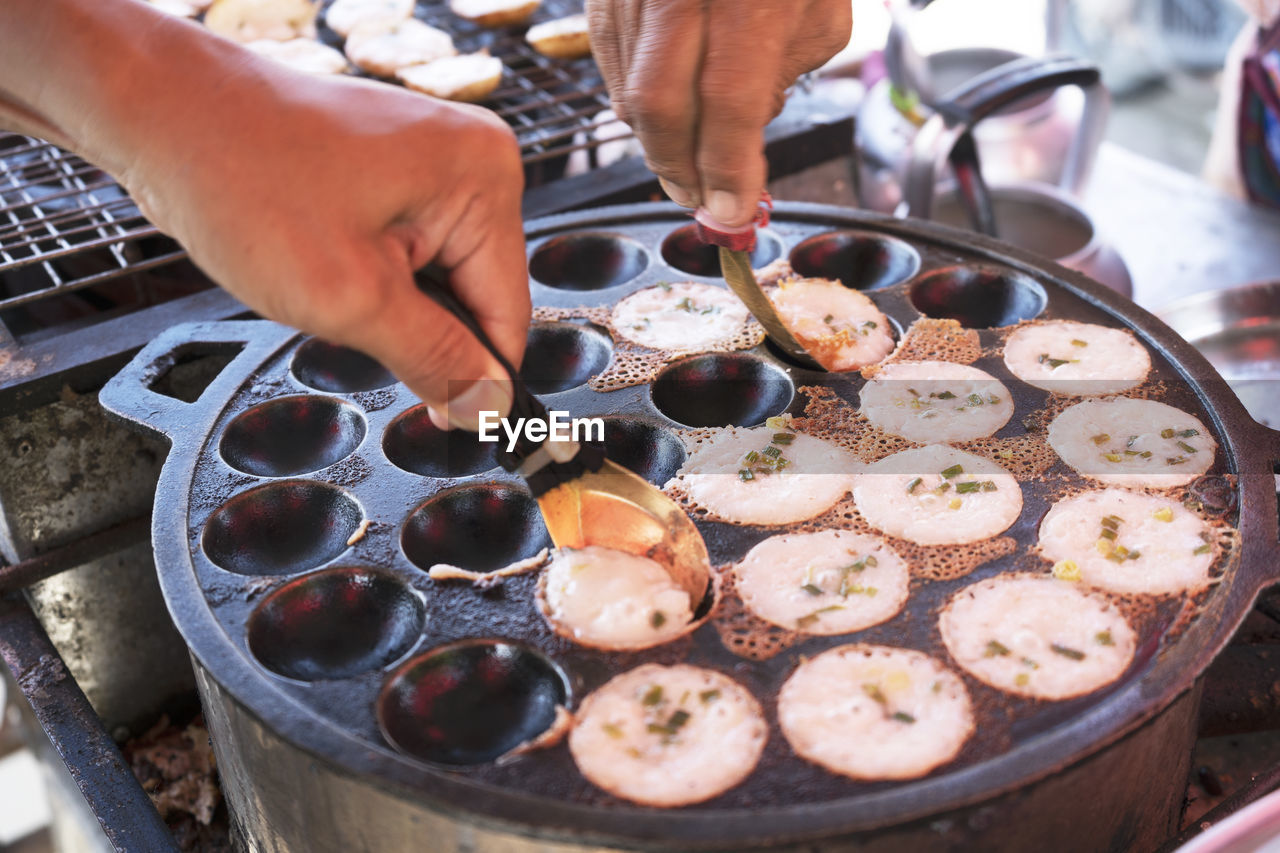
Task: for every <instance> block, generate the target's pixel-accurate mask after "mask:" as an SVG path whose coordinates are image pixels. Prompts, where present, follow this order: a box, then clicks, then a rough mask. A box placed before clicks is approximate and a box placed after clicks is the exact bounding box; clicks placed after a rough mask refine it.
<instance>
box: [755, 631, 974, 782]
mask: <svg viewBox="0 0 1280 853" xmlns="http://www.w3.org/2000/svg"><path fill="white" fill-rule="evenodd" d="M778 724H779V725H780V727H781V728H782V734H783V735H784V736H785V737H786V739H787V742H788V743H790V744H791V748H792V749H794V750H795V751H796V754H797V755H799V756H801V757H802V758H806V759H808V760H809V761H812V762H814V763H815V764H819V765H821V766H823V767H825V768H827V769H828V770H830V771H832V772H834V773H840V774H843V775H845V776H852V777H853V778H855V779H869V780H870V779H913V778H915V777H917V776H923V775H924V774H926V773H928V772H929V771H931V770H933V769H934V768H935V767H937V766H939V765H941V764H945V763H947V762H948V761H950V760H951V759H953V758H955V756H956V753H957V752H959V751H960V747H962V746H963V745H964V743H965V741H967V740H968V739H969V736H970V735H971V734H973V727H974V723H973V711H972V710H971V708H970V706H969V694H968V692H967V691H966V690H965V688H964V683H963V682H961V680H960V679H959V678H958V677H957V676H956V675H955V673H953V672H951V671H950V670H949V669H947V668H946V667H944V666H943V665H942V664H940V663H938V661H936V660H934V659H933V658H931V657H929V656H928V655H926V654H923V653H922V652H917V651H912V650H909V649H895V648H889V647H886V646H863V645H854V646H837V647H836V648H834V649H830V650H828V651H825V652H823V653H822V654H820V655H818V656H817V657H815V658H813V659H811V660H808V661H806V662H804V663H802V664H800V666H799V668H798V669H796V671H795V673H793V674H792V676H791V677H790V678H788V679H787V681H786V683H785V684H783V685H782V690H781V692H780V693H779V695H778Z"/></svg>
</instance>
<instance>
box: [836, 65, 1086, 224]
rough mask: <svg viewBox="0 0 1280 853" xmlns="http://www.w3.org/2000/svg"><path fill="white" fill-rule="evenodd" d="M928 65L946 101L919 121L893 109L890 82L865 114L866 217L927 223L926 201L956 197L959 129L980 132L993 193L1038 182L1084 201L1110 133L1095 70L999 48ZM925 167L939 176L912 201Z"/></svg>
mask: <svg viewBox="0 0 1280 853" xmlns="http://www.w3.org/2000/svg"><path fill="white" fill-rule="evenodd" d="M928 63H929V66H930V68H931V70H932V75H933V78H934V81H935V85H936V90H937V91H939V92H942V93H945V94H943V96H942V97H941V99H940V100H938V101H937V102H936V103H933V104H925V105H923V106H922V107H921V108H920V115H918V116H915V115H913V116H910V117H909V116H907V115H904V114H903V112H902V111H901V110H899V109H898V108H897V107H896V106H895V105H894V103H893V99H892V97H891V91H890V90H891V84H890V82H889V81H888V80H882V81H880V82H879V83H877V84H876V85H875V86H873V87H872V88H871V91H870V92H868V93H867V97H866V99H865V100H864V102H863V104H862V106H861V107H860V109H859V111H858V117H857V130H856V143H857V144H856V152H855V154H856V156H857V158H858V167H857V175H858V182H857V187H856V191H857V195H858V202H859V204H860V205H861V206H862V207H864V208H867V209H868V210H874V211H878V212H881V213H890V214H893V215H896V216H915V217H918V218H928V215H927V213H925V212H924V209H926V208H927V207H928V204H927V201H924V200H922V198H921V193H924V192H925V191H926V189H927V192H928V194H929V195H930V196H932V194H933V193H934V192H935V191H937V190H938V189H942V190H945V189H947V188H948V184H949V181H948V179H947V178H946V177H945V176H944V171H943V168H942V165H943V163H944V162H945V160H946V158H947V156H948V154H949V153H950V152H951V149H952V147H954V143H955V139H956V138H957V136H958V134H953V133H947V132H946V131H948V130H949V129H954V128H955V127H956V126H957V125H963V126H964V127H965V128H967V129H968V130H971V131H972V133H973V138H974V140H975V142H976V144H977V148H978V153H979V155H980V156H981V158H982V161H983V163H984V166H985V172H986V175H987V179H988V180H989V181H991V182H992V183H995V184H1009V183H1021V182H1025V181H1036V182H1042V183H1046V184H1051V185H1055V186H1060V187H1063V188H1065V189H1066V190H1067V191H1068V192H1070V193H1073V194H1079V192H1080V190H1081V189H1082V188H1083V186H1084V182H1085V180H1086V179H1087V178H1088V173H1089V167H1090V165H1091V163H1092V159H1093V155H1094V153H1095V151H1096V149H1097V146H1098V144H1099V142H1100V141H1101V134H1102V130H1103V128H1104V126H1105V124H1106V114H1107V109H1108V98H1107V93H1106V90H1105V89H1104V88H1103V87H1102V83H1101V78H1100V77H1099V75H1098V71H1097V69H1096V68H1094V67H1093V66H1092V65H1090V64H1088V63H1086V62H1083V61H1079V60H1071V59H1063V58H1060V57H1058V58H1055V57H1047V58H1032V57H1022V56H1020V55H1019V54H1016V53H1013V52H1011V51H1004V50H997V49H994V48H972V49H971V48H965V49H959V50H950V51H942V52H940V53H937V54H934V55H932V56H930V57H928ZM924 163H929V164H930V165H931V166H932V168H933V174H932V176H930V177H929V178H928V181H929V185H928V187H927V188H925V187H921V188H919V189H916V190H914V192H915V194H914V195H910V194H909V192H910V191H909V190H908V184H909V182H910V181H911V178H910V173H911V172H912V170H913V169H915V170H917V171H919V169H920V168H921V166H922V165H923V164H924ZM922 178H923V176H917V180H922ZM935 183H940V184H941V186H940V187H935V186H934V184H935Z"/></svg>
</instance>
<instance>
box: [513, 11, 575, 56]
mask: <svg viewBox="0 0 1280 853" xmlns="http://www.w3.org/2000/svg"><path fill="white" fill-rule="evenodd" d="M525 40H526V41H527V42H529V44H530V45H532V47H533V49H534V50H536V51H538V53H541V54H542V55H544V56H549V57H551V58H552V59H578V58H580V57H583V56H590V55H591V37H590V35H589V34H588V33H587V16H586V15H583V14H579V15H568V16H566V17H564V18H556V19H555V20H554V21H544V22H543V23H541V24H534V25H533V26H532V27H530V28H529V32H527V33H525Z"/></svg>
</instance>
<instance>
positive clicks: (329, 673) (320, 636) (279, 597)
mask: <svg viewBox="0 0 1280 853" xmlns="http://www.w3.org/2000/svg"><path fill="white" fill-rule="evenodd" d="M424 620H425V610H424V608H423V605H422V601H421V600H420V599H419V598H418V596H416V595H415V594H414V593H413V591H412V590H410V589H409V587H407V586H406V585H405V584H404V583H402V582H400V581H399V580H397V579H396V578H394V577H391V576H389V575H385V574H381V573H379V572H373V571H369V570H367V569H358V568H341V569H327V570H325V571H322V572H316V573H315V574H311V575H306V576H305V577H301V578H298V579H296V580H293V581H290V582H288V583H286V584H285V585H284V586H282V587H280V588H279V589H276V590H275V591H273V592H272V593H271V594H270V595H268V596H267V597H266V598H265V599H263V601H262V603H261V604H259V605H258V607H257V609H255V610H254V611H253V614H252V615H251V616H250V617H249V651H251V652H252V653H253V656H254V657H255V658H257V659H258V662H259V663H261V664H262V665H263V666H265V667H266V668H267V669H269V670H271V671H272V672H274V673H276V674H277V675H283V676H284V677H286V678H295V679H298V680H299V681H318V680H321V679H326V678H349V677H351V676H353V675H358V674H360V673H362V672H366V671H368V670H371V669H378V668H379V667H383V666H386V665H387V664H389V663H391V662H392V661H394V660H396V659H397V658H399V657H401V656H402V655H404V653H405V652H407V651H409V649H410V648H411V647H412V646H413V644H414V642H416V641H417V639H418V637H419V636H420V635H421V634H422V625H423V622H424Z"/></svg>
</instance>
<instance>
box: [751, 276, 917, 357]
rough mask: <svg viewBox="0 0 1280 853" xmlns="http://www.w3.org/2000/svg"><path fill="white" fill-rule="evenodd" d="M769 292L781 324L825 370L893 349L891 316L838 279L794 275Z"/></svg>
mask: <svg viewBox="0 0 1280 853" xmlns="http://www.w3.org/2000/svg"><path fill="white" fill-rule="evenodd" d="M769 298H770V299H771V300H772V301H773V305H774V307H775V308H776V309H777V311H778V317H779V319H781V320H782V323H783V325H785V326H786V327H787V329H788V330H789V331H790V332H791V334H792V335H794V336H795V338H796V340H797V341H799V342H800V344H801V345H802V346H803V347H804V348H805V349H806V350H807V351H808V352H809V354H810V355H812V356H813V357H814V359H815V360H816V361H817V362H818V363H819V364H821V365H822V366H823V367H825V368H826V369H827V370H833V371H844V370H856V369H858V368H859V367H866V366H867V365H868V364H875V363H876V362H879V361H882V360H884V358H885V356H887V355H889V353H891V352H893V347H894V342H893V332H892V329H891V328H890V326H889V320H888V319H887V318H886V317H885V316H884V314H883V313H881V311H880V309H879V308H877V307H876V305H875V303H874V302H872V301H871V300H870V299H868V298H867V296H866V295H865V294H863V293H860V292H859V291H857V290H854V289H853V288H851V287H845V286H844V285H843V284H841V283H840V282H838V281H830V280H828V279H822V278H799V279H791V280H788V281H783V282H781V283H780V284H779V285H778V287H777V289H776V290H773V291H771V292H770V294H769Z"/></svg>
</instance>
